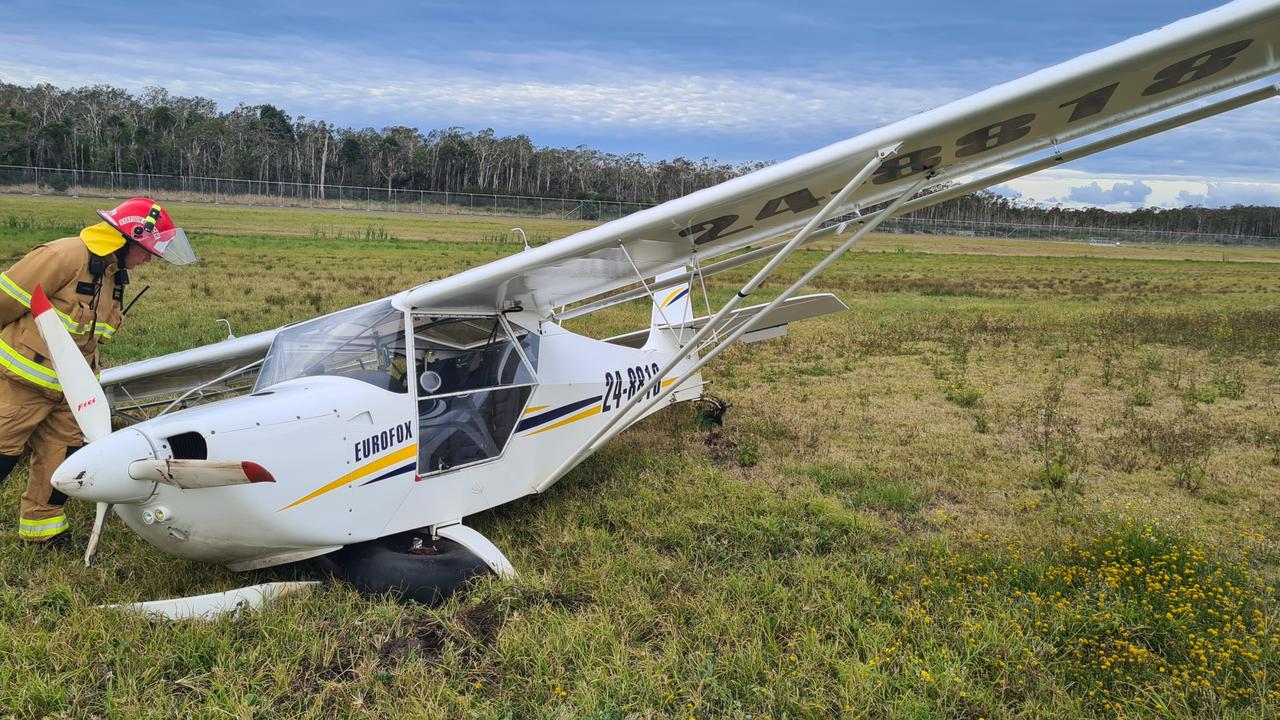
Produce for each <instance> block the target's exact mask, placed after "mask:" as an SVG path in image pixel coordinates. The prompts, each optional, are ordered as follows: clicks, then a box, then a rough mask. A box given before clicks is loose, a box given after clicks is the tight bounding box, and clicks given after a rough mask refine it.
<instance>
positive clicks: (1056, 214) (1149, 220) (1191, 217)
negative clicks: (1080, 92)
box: [907, 191, 1280, 238]
mask: <svg viewBox="0 0 1280 720" xmlns="http://www.w3.org/2000/svg"><path fill="white" fill-rule="evenodd" d="M907 217H910V218H920V219H924V220H927V221H931V222H936V223H943V224H945V223H951V222H954V223H963V222H970V223H973V222H977V223H990V224H993V225H1036V226H1047V227H1051V228H1053V227H1056V228H1063V229H1068V228H1097V229H1100V230H1140V231H1144V232H1152V231H1154V232H1168V233H1203V234H1209V235H1242V236H1250V237H1262V238H1277V237H1280V208H1277V207H1269V206H1254V205H1236V206H1234V207H1230V208H1206V207H1198V206H1187V207H1181V208H1159V207H1147V208H1138V209H1137V210H1130V211H1127V212H1114V211H1110V210H1104V209H1102V208H1097V207H1084V208H1063V207H1049V208H1046V207H1039V206H1034V205H1026V204H1022V203H1017V202H1014V201H1012V200H1010V199H1009V198H1007V197H1004V196H1003V195H998V194H996V193H993V192H989V191H983V192H977V193H973V194H970V195H966V196H963V197H959V198H955V199H954V200H948V201H946V202H943V203H939V204H937V205H934V206H932V207H928V208H925V209H923V210H919V211H916V212H914V213H912V214H910V215H908V216H907Z"/></svg>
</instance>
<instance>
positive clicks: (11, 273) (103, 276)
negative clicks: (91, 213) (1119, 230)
mask: <svg viewBox="0 0 1280 720" xmlns="http://www.w3.org/2000/svg"><path fill="white" fill-rule="evenodd" d="M91 229H99V228H91ZM91 229H86V231H85V232H84V233H82V234H81V237H68V238H62V239H61V240H54V241H53V242H51V243H47V244H45V245H41V246H40V247H37V248H36V249H34V250H32V251H31V252H29V253H27V255H26V256H25V257H23V258H22V259H21V260H19V261H18V262H17V263H16V264H14V266H13V267H11V268H9V269H8V270H7V271H6V272H4V273H0V327H2V328H3V329H0V372H2V373H3V374H5V375H7V376H9V377H11V378H17V379H18V380H21V381H23V382H26V383H29V384H31V385H35V386H36V387H38V388H41V390H42V392H43V394H45V395H46V396H48V397H49V398H50V399H53V398H57V397H58V396H59V395H60V394H61V392H62V386H61V385H59V384H58V377H57V375H56V374H55V373H54V371H53V363H52V361H51V360H50V359H49V350H48V347H47V346H46V345H45V342H44V339H43V338H42V337H40V331H39V330H38V329H37V328H36V322H35V318H34V317H32V315H31V313H30V309H31V293H32V292H34V291H35V287H36V284H39V285H40V286H41V287H42V288H43V289H44V292H45V294H46V295H48V296H49V302H50V303H51V304H52V305H53V309H54V311H55V312H57V314H58V318H59V319H60V320H62V324H63V326H64V327H66V328H67V330H68V332H70V333H71V337H72V338H73V339H74V340H75V342H76V344H77V345H79V347H80V352H81V353H83V354H84V358H85V360H87V361H88V362H89V365H90V366H91V367H92V368H93V370H94V372H97V371H98V367H99V366H98V343H101V342H109V341H110V340H111V338H112V336H113V335H115V333H116V330H117V329H118V328H119V327H120V323H121V321H122V320H123V315H122V314H121V312H120V303H119V300H120V294H119V293H117V292H116V287H117V277H116V274H117V272H116V271H117V270H118V269H119V267H118V263H117V259H116V254H115V253H114V252H113V251H111V250H110V249H109V248H110V244H111V243H109V242H108V243H107V244H106V245H104V244H103V243H102V242H101V237H102V236H94V235H93V234H92V233H90V232H89V231H90V230H91ZM117 237H119V238H120V242H119V245H117V246H116V249H118V248H119V246H120V245H123V244H124V238H123V237H120V236H119V235H118V234H117ZM90 246H92V247H94V248H95V249H99V250H100V251H101V250H107V252H105V253H104V254H103V255H95V254H94V253H92V252H90V249H89V248H90ZM91 259H95V260H96V261H95V262H94V263H92V264H91V263H90V260H91ZM98 269H100V270H101V273H100V274H97V275H95V273H94V270H98Z"/></svg>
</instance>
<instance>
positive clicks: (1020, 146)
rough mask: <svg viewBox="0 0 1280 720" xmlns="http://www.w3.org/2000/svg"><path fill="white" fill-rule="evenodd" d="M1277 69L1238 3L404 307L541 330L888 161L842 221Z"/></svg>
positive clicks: (1269, 30) (1271, 39)
mask: <svg viewBox="0 0 1280 720" xmlns="http://www.w3.org/2000/svg"><path fill="white" fill-rule="evenodd" d="M1278 69H1280V0H1237V1H1236V2H1233V3H1231V4H1228V5H1224V6H1222V7H1220V8H1217V9H1214V10H1211V11H1209V12H1206V13H1203V14H1201V15H1196V16H1194V17H1190V18H1187V19H1184V20H1181V21H1178V22H1176V23H1173V24H1171V25H1168V26H1166V27H1163V28H1160V29H1159V30H1155V31H1152V32H1149V33H1147V34H1145V35H1140V36H1137V37H1134V38H1131V39H1129V40H1126V41H1124V42H1121V43H1119V44H1117V45H1113V46H1111V47H1108V48H1105V49H1103V50H1098V51H1096V52H1092V53H1089V54H1087V55H1083V56H1081V57H1078V58H1076V59H1074V60H1070V61H1068V62H1065V63H1063V64H1061V65H1057V66H1054V67H1051V68H1047V69H1045V70H1041V71H1039V72H1036V73H1034V74H1031V75H1028V76H1026V77H1023V78H1021V79H1018V80H1014V81H1013V82H1009V83H1006V84H1004V85H1000V86H997V87H994V88H991V89H989V90H986V91H983V92H980V93H978V94H976V95H972V96H970V97H968V98H964V99H962V100H958V101H956V102H952V103H950V104H948V105H944V106H942V107H939V108H937V109H934V110H931V111H928V112H925V113H921V114H919V115H915V116H913V117H910V118H907V119H905V120H902V121H900V122H897V123H894V124H892V125H888V126H886V127H883V128H880V129H878V130H874V131H871V132H868V133H865V134H863V135H859V136H857V137H854V138H851V139H849V140H845V141H843V142H839V143H836V144H834V145H831V146H829V147H826V148H823V149H821V150H817V151H815V152H811V153H809V154H807V155H802V156H800V157H797V158H795V159H793V160H789V161H787V162H784V163H781V164H778V165H774V166H771V167H768V168H765V169H763V170H759V171H757V172H754V173H751V174H749V175H744V176H742V177H739V178H735V179H733V180H729V181H728V182H725V183H722V184H720V185H717V186H715V187H712V188H708V189H706V190H701V191H698V192H695V193H692V194H690V195H687V196H685V197H682V198H679V199H676V200H672V201H670V202H667V203H664V204H662V205H659V206H657V207H654V208H650V209H648V210H644V211H641V212H637V213H635V214H632V215H629V216H627V217H625V218H622V219H620V220H615V221H613V222H609V223H606V224H604V225H601V226H599V227H596V228H592V229H590V230H586V231H583V232H580V233H577V234H575V235H571V236H569V237H566V238H563V239H561V240H558V241H556V242H552V243H549V244H547V245H544V246H542V247H538V248H534V249H531V250H526V251H524V252H521V253H519V254H516V255H513V256H511V257H507V258H503V259H502V260H498V261H495V262H492V263H489V264H486V265H482V266H480V267H476V268H472V269H470V270H467V271H465V272H462V273H459V274H457V275H454V276H452V277H448V278H444V279H441V280H437V281H435V282H431V283H428V284H425V285H421V286H418V287H416V288H413V289H411V290H408V291H405V292H404V293H401V294H400V295H399V296H397V304H398V305H400V306H402V307H412V308H422V309H432V310H443V311H451V310H452V311H467V310H470V311H487V312H492V311H493V310H495V309H504V308H507V307H511V306H514V305H520V306H522V307H524V308H525V309H526V310H535V311H537V312H539V313H541V314H543V315H544V316H547V315H550V314H552V313H553V312H554V311H555V309H556V308H560V307H563V306H565V305H568V304H571V303H575V302H578V301H581V300H585V299H587V298H591V297H595V296H597V295H600V294H602V293H605V292H608V291H611V290H615V289H618V288H621V287H625V286H627V285H630V284H632V283H635V282H637V281H638V280H639V279H640V278H641V277H646V278H647V277H654V276H656V275H658V274H660V273H663V272H666V271H669V270H673V269H676V268H679V267H682V266H685V265H696V264H698V263H701V262H702V261H703V260H706V259H708V258H712V257H716V256H718V255H723V254H725V253H729V252H733V251H735V250H739V249H741V248H744V247H748V246H751V245H754V244H758V243H760V242H762V241H765V240H768V239H769V238H772V237H775V236H777V235H779V234H781V233H784V232H787V231H790V230H794V229H796V228H799V227H800V226H801V225H803V224H804V223H806V222H807V221H808V220H809V219H810V218H811V217H813V216H814V215H815V214H817V213H818V212H819V211H820V210H821V209H822V208H823V206H824V205H825V204H826V203H827V202H828V201H829V200H830V199H831V198H832V197H834V196H835V195H836V193H837V192H838V191H839V190H840V189H841V188H842V187H843V186H844V185H845V184H846V183H848V182H849V180H850V179H851V178H852V177H853V176H854V175H855V173H857V172H858V171H859V170H860V169H861V168H862V167H863V166H864V165H866V164H867V163H868V162H869V161H870V160H871V159H872V158H873V157H874V156H875V155H876V153H877V151H879V150H881V149H884V148H888V147H892V146H895V145H899V144H900V150H899V152H898V153H897V154H896V155H894V156H892V157H891V158H890V159H889V160H887V161H886V162H884V164H883V165H881V166H880V167H879V169H878V170H877V171H876V172H875V174H874V175H873V176H872V177H871V179H870V181H868V182H867V183H865V184H864V185H863V186H862V187H860V188H858V190H857V191H855V192H854V193H852V194H851V195H849V196H848V197H847V202H845V203H843V207H841V208H840V210H841V211H842V212H845V211H850V210H854V209H857V208H868V207H871V206H873V205H876V204H877V203H883V202H886V201H889V200H892V199H893V198H895V197H897V196H898V195H900V194H902V193H904V192H905V191H906V189H907V188H908V187H910V186H911V185H913V184H915V183H916V182H917V181H918V180H920V178H921V176H922V174H923V173H935V175H936V181H937V182H939V183H941V182H944V181H947V180H949V179H955V178H958V177H960V176H965V175H970V174H972V173H974V172H975V171H981V170H984V169H989V168H993V167H994V166H996V165H998V164H1000V163H1004V162H1007V161H1009V160H1011V159H1013V158H1016V157H1020V156H1024V155H1027V154H1029V153H1033V152H1036V151H1040V150H1044V149H1046V148H1050V147H1056V146H1057V145H1059V144H1061V143H1066V142H1068V141H1072V140H1076V139H1078V138H1083V137H1086V136H1088V135H1091V134H1094V133H1097V132H1099V131H1102V130H1106V129H1108V128H1112V127H1115V126H1117V125H1120V124H1123V123H1126V122H1129V121H1132V120H1135V119H1137V118H1141V117H1144V116H1147V115H1150V114H1152V113H1156V112H1159V111H1161V110H1165V109H1167V108H1171V107H1173V106H1176V105H1179V104H1182V103H1186V102H1188V101H1190V100H1194V99H1197V98H1200V97H1203V96H1206V95H1210V94H1212V93H1215V92H1219V91H1222V90H1225V89H1228V88H1231V87H1235V86H1238V85H1241V84H1243V83H1247V82H1250V81H1253V80H1257V79H1260V78H1264V77H1267V76H1269V75H1271V74H1273V73H1275V72H1277V70H1278Z"/></svg>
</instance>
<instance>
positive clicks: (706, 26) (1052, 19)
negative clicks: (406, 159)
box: [0, 0, 1280, 209]
mask: <svg viewBox="0 0 1280 720" xmlns="http://www.w3.org/2000/svg"><path fill="white" fill-rule="evenodd" d="M1217 4H1219V3H1217V2H1214V0H1159V1H1155V0H1105V1H1103V0H1073V1H1072V2H1071V3H1069V4H1067V5H1056V6H1053V9H1052V10H1050V9H1048V8H1046V6H1045V5H1043V4H1042V3H1034V2H1025V0H1024V1H1023V2H1010V1H1007V0H989V1H988V2H984V3H980V4H979V3H956V2H935V1H934V0H917V1H916V2H912V3H886V2H882V1H877V2H874V3H872V2H813V1H811V2H807V3H803V4H800V5H795V6H793V5H792V4H784V3H763V2H736V3H696V2H688V1H687V0H686V1H685V2H672V1H669V0H653V1H650V2H646V3H615V4H608V3H579V2H544V3H517V2H505V1H498V2H485V3H455V2H417V3H410V2H387V1H382V0H373V1H366V2H360V3H352V2H350V1H348V2H342V3H337V2H329V1H328V0H316V1H314V2H309V3H306V4H297V5H292V4H278V3H270V2H240V1H238V0H231V1H228V2H219V3H207V2H202V3H187V2H169V3H165V4H162V5H156V6H155V8H156V9H154V10H150V11H141V10H139V9H137V6H136V5H124V4H119V3H111V2H56V3H49V2H36V1H35V0H5V2H4V3H3V4H0V80H4V81H6V82H16V83H19V84H24V85H30V84H33V83H36V82H51V83H54V84H56V85H59V86H62V87H69V86H74V85H85V84H93V83H105V84H110V85H116V86H122V87H126V88H128V89H130V90H133V91H140V90H142V89H143V88H144V87H146V86H147V85H160V86H163V87H166V88H168V89H169V90H170V91H172V92H174V93H177V94H182V95H202V96H205V97H209V98H212V99H213V100H216V101H217V102H218V103H219V105H220V106H221V107H223V108H224V109H225V108H230V107H233V106H235V105H236V104H237V103H241V102H244V103H250V104H256V103H264V102H270V103H273V104H275V105H277V106H279V107H281V108H283V109H284V110H286V111H287V112H289V113H290V114H292V115H294V116H299V115H303V116H306V117H309V118H316V119H324V120H328V121H330V122H333V123H336V124H338V125H340V126H354V127H365V126H371V127H378V128H381V127H384V126H388V125H410V126H414V127H418V128H421V129H423V130H428V129H431V128H439V127H449V126H461V127H464V128H467V129H470V130H480V129H482V128H485V127H492V128H494V130H495V131H497V132H498V133H499V134H514V133H525V134H527V135H529V136H530V137H531V138H532V139H533V141H534V142H535V143H536V144H539V145H552V146H570V147H572V146H577V145H580V144H582V145H589V146H592V147H595V148H599V149H601V150H605V151H608V152H614V153H628V152H639V153H643V154H644V155H646V156H647V157H649V158H650V159H658V158H669V157H675V156H677V155H683V156H685V157H690V158H694V159H697V158H701V157H711V158H714V159H717V160H722V161H728V162H742V161H753V160H784V159H786V158H788V157H791V156H794V155H798V154H800V153H803V152H806V151H808V150H812V149H815V148H818V147H821V146H823V145H826V144H828V143H831V142H835V141H837V140H841V139H844V138H846V137H850V136H852V135H856V134H858V133H860V132H864V131H866V130H870V129H873V128H875V127H878V126H880V125H883V124H886V123H889V122H892V121H894V120H897V119H900V118H902V117H905V116H907V115H911V114H914V113H917V112H920V111H922V110H927V109H929V108H932V107H936V106H938V105H941V104H944V103H946V102H948V101H950V100H954V99H956V98H959V97H963V96H965V95H968V94H970V93H973V92H977V91H979V90H982V89H984V88H987V87H989V86H991V85H995V84H998V83H1000V82H1004V81H1007V80H1011V79H1014V78H1016V77H1018V76H1021V75H1024V74H1026V73H1028V72H1031V71H1034V70H1037V69H1039V68H1041V67H1045V66H1048V65H1051V64H1054V63H1057V62H1061V61H1064V60H1068V59H1070V58H1072V57H1075V56H1076V55H1079V54H1081V53H1084V52H1088V51H1090V50H1094V49H1097V48H1100V47H1103V46H1105V45H1109V44H1111V43H1114V42H1117V41H1120V40H1123V39H1125V38H1128V37H1130V36H1132V35H1135V34H1139V33H1142V32H1145V31H1147V30H1151V29H1154V28H1155V27H1157V26H1160V25H1163V24H1167V23H1168V22H1171V21H1173V20H1176V19H1179V18H1181V17H1185V16H1187V15H1193V14H1195V13H1198V12H1202V11H1204V10H1208V9H1210V8H1212V7H1214V6H1215V5H1217ZM1278 119H1280V101H1277V100H1272V101H1269V102H1267V103H1263V104H1261V105H1259V106H1254V107H1252V108H1247V109H1245V110H1243V111H1237V112H1236V113H1233V114H1231V115H1229V116H1226V117H1221V118H1218V119H1214V120H1210V121H1205V122H1203V123H1200V124H1198V125H1197V126H1193V127H1191V128H1187V129H1183V130H1180V131H1175V132H1173V133H1170V134H1167V135H1165V136H1162V137H1159V138H1153V139H1149V140H1146V141H1142V142H1140V143H1138V144H1135V145H1133V146H1130V147H1128V148H1123V149H1120V150H1115V151H1111V152H1109V153H1106V154H1103V155H1100V156H1097V157H1094V158H1090V159H1087V160H1084V161H1080V162H1078V163H1075V164H1073V165H1071V166H1068V167H1065V168H1057V169H1055V170H1053V171H1050V172H1046V173H1042V174H1041V175H1039V176H1037V177H1036V178H1034V179H1028V180H1023V181H1020V182H1016V183H1014V184H1013V185H1012V187H1010V188H1007V189H1006V192H1008V193H1009V194H1010V195H1019V196H1021V197H1022V198H1023V199H1026V200H1035V201H1037V202H1063V203H1065V204H1068V205H1078V204H1097V205H1104V206H1107V207H1114V208H1117V209H1120V208H1127V207H1136V206H1139V205H1143V204H1146V205H1181V204H1187V203H1203V204H1207V205H1221V204H1231V203H1233V202H1262V203H1268V204H1277V205H1280V171H1278V170H1277V169H1276V167H1275V163H1274V160H1273V158H1276V157H1280V137H1277V136H1278V135H1280V134H1278V133H1276V132H1275V128H1276V127H1277V123H1276V121H1277V120H1278ZM1242 139H1248V142H1243V141H1242ZM1245 147H1247V148H1248V150H1247V151H1242V148H1245Z"/></svg>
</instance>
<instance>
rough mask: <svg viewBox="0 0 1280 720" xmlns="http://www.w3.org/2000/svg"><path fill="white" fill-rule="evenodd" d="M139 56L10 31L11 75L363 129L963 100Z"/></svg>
mask: <svg viewBox="0 0 1280 720" xmlns="http://www.w3.org/2000/svg"><path fill="white" fill-rule="evenodd" d="M134 49H135V48H134V47H133V45H132V44H130V43H123V42H120V41H118V40H114V39H112V38H110V37H98V38H91V39H90V38H86V39H85V40H84V42H80V43H74V44H67V45H58V44H50V43H38V42H35V41H34V40H32V39H30V38H27V37H24V36H23V35H21V34H17V33H10V34H5V33H0V79H4V80H5V81H7V82H15V83H19V84H34V83H38V82H49V83H53V84H55V85H58V86H60V87H70V86H80V85H89V84H96V83H103V84H111V85H117V86H124V87H126V88H128V89H130V90H134V91H137V90H141V89H142V88H143V87H146V86H148V85H160V86H163V87H165V88H167V89H169V90H170V91H171V92H174V93H177V94H186V95H202V96H206V97H210V98H213V99H215V100H217V101H218V102H219V103H220V104H222V105H224V106H234V105H235V104H237V103H239V102H246V103H250V104H256V103H264V102H271V103H273V104H275V105H278V106H280V107H282V108H284V109H286V110H288V111H290V112H293V113H296V114H305V115H307V116H309V117H316V118H324V119H335V118H334V116H338V117H339V118H343V117H345V118H350V119H351V120H350V121H349V122H351V123H353V124H374V125H386V124H395V123H405V124H417V125H422V126H424V127H441V126H447V125H463V126H466V127H472V128H478V127H483V126H487V125H497V126H502V127H507V128H520V129H522V130H538V129H546V128H549V127H556V128H558V129H564V127H565V126H566V125H570V124H572V125H577V126H582V127H585V128H586V129H594V130H606V131H619V130H628V129H636V130H663V131H674V132H706V131H718V132H724V133H730V134H740V135H744V136H760V135H771V134H772V135H778V134H796V133H808V132H814V131H823V132H830V131H831V128H832V127H833V125H834V126H837V127H838V126H839V125H841V124H844V125H846V127H847V133H845V134H848V135H851V134H853V133H855V132H856V131H859V130H863V129H868V128H870V127H874V126H877V125H880V124H884V123H888V122H891V121H893V120H896V119H898V118H900V117H903V116H906V115H910V114H912V113H915V112H919V111H921V110H925V109H928V108H929V107H932V106H935V105H937V104H939V102H940V100H939V98H943V99H945V100H949V99H953V98H955V97H959V96H961V95H964V94H965V92H966V91H965V90H964V89H961V88H950V89H942V90H939V89H938V88H930V89H927V90H926V89H924V88H919V87H910V86H902V85H898V84H894V83H893V82H892V81H881V82H875V81H855V82H849V81H848V79H847V78H845V79H841V80H839V81H837V79H835V78H830V79H824V78H822V77H820V76H815V75H812V74H810V75H801V74H786V73H774V74H770V73H767V72H762V73H753V72H728V71H722V72H719V73H715V74H689V73H673V72H671V71H670V70H669V69H666V68H663V67H661V66H660V65H650V66H647V67H646V66H643V65H635V64H625V62H626V59H625V58H623V59H616V58H607V57H600V56H596V55H589V54H573V53H568V52H552V53H538V54H528V55H526V54H511V55H495V54H493V53H490V52H476V53H471V54H469V55H473V56H474V57H462V58H455V62H456V63H457V64H456V65H452V64H443V63H440V62H436V61H432V60H428V59H425V58H422V57H417V56H414V55H413V54H406V55H399V56H395V57H388V56H381V55H377V54H371V53H368V52H360V51H359V49H357V48H344V47H334V46H325V47H316V46H315V45H314V44H313V43H308V42H304V41H302V40H299V39H275V40H274V41H273V42H272V43H271V44H270V45H265V46H264V45H263V44H262V43H261V42H260V41H257V40H252V41H251V40H249V39H247V38H241V37H237V36H230V35H210V36H208V37H206V38H203V39H194V38H184V39H183V42H182V43H177V42H172V41H170V42H167V43H166V42H161V43H159V46H158V47H157V46H155V45H153V46H151V47H149V51H148V53H147V54H146V55H145V56H139V55H137V54H136V53H134V52H133V50H134ZM175 58H180V59H181V60H180V62H174V59H175ZM469 59H472V60H475V62H474V63H468V60H469ZM477 66H478V67H486V68H488V69H487V70H476V69H474V68H475V67H477ZM339 122H340V123H344V121H342V120H341V119H339ZM855 123H856V124H857V127H855ZM344 124H345V123H344Z"/></svg>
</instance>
